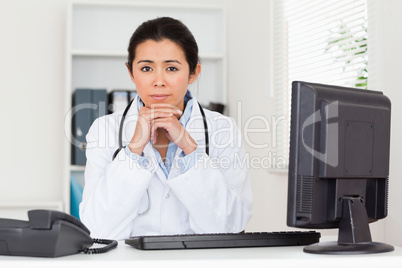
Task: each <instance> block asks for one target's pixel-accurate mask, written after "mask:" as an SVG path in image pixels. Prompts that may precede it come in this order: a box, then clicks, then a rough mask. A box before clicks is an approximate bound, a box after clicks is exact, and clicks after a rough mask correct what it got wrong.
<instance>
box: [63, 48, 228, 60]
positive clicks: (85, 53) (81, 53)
mask: <svg viewBox="0 0 402 268" xmlns="http://www.w3.org/2000/svg"><path fill="white" fill-rule="evenodd" d="M71 55H72V56H73V57H122V58H127V52H126V51H121V52H119V51H111V50H109V51H108V50H104V51H101V50H73V51H72V52H71ZM199 56H200V58H201V59H204V60H222V59H223V58H224V56H223V54H212V53H210V54H200V55H199Z"/></svg>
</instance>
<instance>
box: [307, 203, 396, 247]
mask: <svg viewBox="0 0 402 268" xmlns="http://www.w3.org/2000/svg"><path fill="white" fill-rule="evenodd" d="M393 250H394V247H393V246H391V245H388V244H384V243H378V242H372V240H371V234H370V227H369V222H368V217H367V211H366V207H365V204H364V200H363V199H362V198H360V197H343V198H342V218H341V219H340V222H339V233H338V241H337V242H336V241H333V242H320V243H316V244H313V245H310V246H307V247H305V248H304V252H308V253H315V254H370V253H381V252H389V251H393Z"/></svg>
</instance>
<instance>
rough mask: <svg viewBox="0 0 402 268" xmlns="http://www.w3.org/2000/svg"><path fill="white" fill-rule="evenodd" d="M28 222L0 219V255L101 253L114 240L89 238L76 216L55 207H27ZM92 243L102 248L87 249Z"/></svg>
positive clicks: (113, 244) (86, 230)
mask: <svg viewBox="0 0 402 268" xmlns="http://www.w3.org/2000/svg"><path fill="white" fill-rule="evenodd" d="M28 219H29V220H28V221H22V220H13V219H0V255H12V256H34V257H60V256H65V255H71V254H75V253H79V252H84V253H88V254H94V253H103V252H106V251H109V250H111V249H113V248H116V247H117V241H114V240H106V239H92V238H91V237H90V232H89V230H88V229H87V228H86V227H85V225H84V224H83V223H82V222H80V221H79V220H78V219H77V218H75V217H73V216H71V215H69V214H66V213H63V212H60V211H55V210H30V211H28ZM94 243H97V244H106V245H107V246H105V247H103V248H89V247H91V246H92V245H93V244H94Z"/></svg>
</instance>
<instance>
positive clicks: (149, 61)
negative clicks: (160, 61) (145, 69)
mask: <svg viewBox="0 0 402 268" xmlns="http://www.w3.org/2000/svg"><path fill="white" fill-rule="evenodd" d="M143 62H145V63H155V62H154V61H152V60H139V61H138V62H137V64H139V63H143ZM171 62H176V63H178V64H181V62H180V61H178V60H165V61H164V63H171Z"/></svg>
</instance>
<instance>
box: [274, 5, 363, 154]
mask: <svg viewBox="0 0 402 268" xmlns="http://www.w3.org/2000/svg"><path fill="white" fill-rule="evenodd" d="M272 8H273V10H274V12H273V13H274V16H273V25H274V27H273V28H274V30H273V35H272V37H273V40H274V41H273V55H274V58H273V61H274V66H275V68H274V73H273V76H274V82H273V87H274V89H273V91H274V101H275V109H276V116H283V115H285V116H286V118H287V120H284V122H283V123H282V124H281V125H279V126H278V129H277V131H278V132H277V135H276V137H277V155H278V157H282V158H285V159H288V156H289V131H290V122H289V121H290V105H291V83H292V81H297V80H299V81H307V82H315V83H324V84H332V85H339V86H349V87H358V88H366V87H367V79H368V72H367V65H368V53H367V48H368V47H367V3H366V0H274V1H273V6H272ZM286 162H287V161H286Z"/></svg>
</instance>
